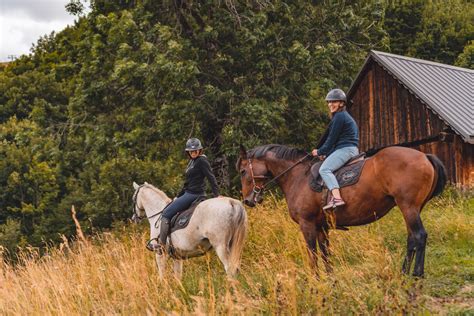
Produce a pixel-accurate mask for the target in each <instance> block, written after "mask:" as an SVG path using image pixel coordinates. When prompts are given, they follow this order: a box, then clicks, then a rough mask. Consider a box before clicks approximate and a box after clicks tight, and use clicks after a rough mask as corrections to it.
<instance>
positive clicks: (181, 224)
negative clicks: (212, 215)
mask: <svg viewBox="0 0 474 316" xmlns="http://www.w3.org/2000/svg"><path fill="white" fill-rule="evenodd" d="M204 200H206V197H205V196H200V197H198V198H197V199H196V200H194V202H193V203H192V204H191V206H190V207H189V208H188V209H187V210H184V211H181V212H179V213H178V214H176V215H175V216H173V218H172V219H171V224H170V225H171V232H170V234H171V233H172V232H174V231H177V230H180V229H183V228H185V227H186V226H188V224H189V220H190V219H191V217H192V216H193V214H194V210H195V209H196V207H197V206H198V205H199V203H201V202H202V201H204Z"/></svg>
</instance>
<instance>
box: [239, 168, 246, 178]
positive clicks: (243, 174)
mask: <svg viewBox="0 0 474 316" xmlns="http://www.w3.org/2000/svg"><path fill="white" fill-rule="evenodd" d="M245 172H246V170H245V169H242V170H240V176H241V177H243V176H245Z"/></svg>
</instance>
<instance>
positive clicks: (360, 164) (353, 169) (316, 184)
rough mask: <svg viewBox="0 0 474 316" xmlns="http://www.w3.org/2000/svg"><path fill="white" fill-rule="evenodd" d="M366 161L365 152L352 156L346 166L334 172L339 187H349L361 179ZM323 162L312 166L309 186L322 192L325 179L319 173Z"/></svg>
mask: <svg viewBox="0 0 474 316" xmlns="http://www.w3.org/2000/svg"><path fill="white" fill-rule="evenodd" d="M365 162H366V158H365V152H364V153H360V154H359V155H357V156H355V157H352V158H351V159H350V160H349V161H348V162H347V163H346V164H345V165H344V166H342V167H341V168H339V169H337V170H336V171H335V172H334V175H335V176H336V179H337V182H338V183H339V187H341V188H343V187H347V186H350V185H353V184H356V183H357V181H359V177H360V174H361V173H362V169H363V168H364V164H365ZM322 164H323V162H322V161H320V162H317V163H315V164H314V165H312V166H311V177H310V178H309V186H310V187H311V189H312V190H313V191H316V192H322V191H323V188H325V187H326V186H325V184H324V181H323V179H322V178H321V176H320V174H319V168H321V165H322Z"/></svg>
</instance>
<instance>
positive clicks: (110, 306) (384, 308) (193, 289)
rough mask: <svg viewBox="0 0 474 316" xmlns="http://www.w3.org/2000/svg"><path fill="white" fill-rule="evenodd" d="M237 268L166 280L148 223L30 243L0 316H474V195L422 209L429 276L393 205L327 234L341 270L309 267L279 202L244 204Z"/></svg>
mask: <svg viewBox="0 0 474 316" xmlns="http://www.w3.org/2000/svg"><path fill="white" fill-rule="evenodd" d="M248 213H249V221H250V232H249V236H248V241H247V243H246V247H245V249H244V256H243V264H242V269H241V274H240V275H239V277H238V278H237V280H226V277H225V276H224V272H223V268H222V267H221V266H220V263H219V261H218V260H217V258H216V256H215V255H214V254H211V255H209V256H206V257H201V258H197V259H193V260H189V261H186V263H185V265H184V277H183V280H182V283H179V282H177V281H176V280H174V279H173V278H172V277H169V278H167V279H166V280H165V281H164V282H160V281H159V279H158V276H157V272H156V267H155V266H154V259H153V255H152V254H151V253H150V252H148V251H147V250H145V248H144V243H145V241H146V239H147V233H148V227H147V223H146V224H145V223H142V224H141V225H138V226H137V225H132V224H127V225H125V226H123V227H117V228H116V229H115V230H114V231H113V233H108V234H102V235H98V236H96V237H95V238H93V239H91V240H89V241H87V242H75V243H68V242H64V243H63V244H62V245H61V246H60V247H59V248H50V251H49V254H48V255H46V256H43V257H39V256H37V255H36V253H35V251H34V250H33V249H30V250H25V251H24V252H23V254H22V255H21V264H20V265H19V266H17V267H12V266H11V265H8V264H6V263H3V265H2V266H1V273H0V313H1V314H2V315H13V314H16V315H18V314H23V315H25V314H28V315H39V314H41V315H43V314H68V315H78V314H82V315H84V314H109V315H110V314H125V315H126V314H142V315H143V314H157V313H163V312H164V313H174V314H246V315H252V314H264V313H265V314H279V313H284V314H293V315H297V314H342V315H346V314H385V315H386V314H402V313H403V314H420V313H426V312H428V313H434V314H458V313H459V314H472V313H474V256H473V249H474V231H473V229H472V227H473V226H474V198H472V197H466V196H458V194H457V193H456V192H455V191H449V190H448V191H447V192H445V193H444V194H443V196H442V197H441V198H438V199H436V200H433V201H431V202H430V203H429V204H428V205H427V207H426V208H425V210H424V211H423V213H422V217H423V220H424V223H425V227H426V230H427V231H428V234H429V236H428V246H427V251H426V270H425V272H426V277H425V279H422V280H415V279H413V278H407V277H405V276H403V275H401V274H400V268H401V262H402V256H403V254H404V251H405V240H406V230H405V227H404V223H403V220H402V216H401V214H400V212H399V211H398V210H397V209H395V210H393V211H392V212H391V213H389V215H387V216H386V217H385V218H383V219H382V220H380V221H379V222H377V223H375V224H372V225H368V226H364V227H357V228H351V229H350V231H348V232H340V231H333V232H331V236H330V238H331V241H332V251H333V257H332V260H333V263H334V268H335V269H334V273H333V274H331V275H328V274H326V273H325V272H324V271H320V277H319V279H318V278H316V277H315V275H314V274H313V272H312V271H311V270H310V269H309V267H308V262H307V260H306V250H305V245H304V242H303V240H302V237H301V235H300V233H299V230H298V228H297V226H296V224H295V223H293V222H292V221H291V219H290V218H289V216H288V213H287V211H286V205H285V203H284V202H282V201H280V200H278V199H275V198H273V199H271V198H270V197H269V198H268V201H267V202H266V203H265V204H264V205H263V206H261V207H258V208H255V209H248Z"/></svg>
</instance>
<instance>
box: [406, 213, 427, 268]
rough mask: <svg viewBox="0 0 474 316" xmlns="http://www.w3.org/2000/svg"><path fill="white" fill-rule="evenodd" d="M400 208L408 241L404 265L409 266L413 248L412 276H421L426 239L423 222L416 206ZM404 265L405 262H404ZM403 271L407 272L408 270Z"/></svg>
mask: <svg viewBox="0 0 474 316" xmlns="http://www.w3.org/2000/svg"><path fill="white" fill-rule="evenodd" d="M400 208H401V209H402V213H403V217H404V218H405V222H406V225H407V230H408V235H409V237H408V242H407V247H408V249H407V257H406V258H405V261H406V267H407V268H410V263H411V258H413V248H414V252H415V268H414V270H413V276H417V277H422V276H423V274H424V273H425V248H426V239H427V238H428V234H427V233H426V230H425V228H424V227H423V223H422V221H421V218H420V212H419V210H418V209H417V208H416V207H413V206H411V207H410V206H408V207H403V206H400ZM404 267H405V264H404ZM404 272H409V271H408V270H406V271H404Z"/></svg>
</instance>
